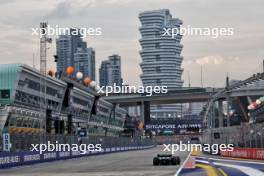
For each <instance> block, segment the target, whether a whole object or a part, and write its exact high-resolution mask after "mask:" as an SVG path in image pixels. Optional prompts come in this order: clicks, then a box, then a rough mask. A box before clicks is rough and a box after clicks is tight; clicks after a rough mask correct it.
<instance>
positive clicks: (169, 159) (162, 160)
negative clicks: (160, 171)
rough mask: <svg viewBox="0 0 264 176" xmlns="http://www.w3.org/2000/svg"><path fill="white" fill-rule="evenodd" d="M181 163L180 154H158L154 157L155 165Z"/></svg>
mask: <svg viewBox="0 0 264 176" xmlns="http://www.w3.org/2000/svg"><path fill="white" fill-rule="evenodd" d="M180 163H181V159H180V157H178V156H172V155H171V154H158V155H157V156H156V157H154V158H153V165H154V166H158V165H177V164H180Z"/></svg>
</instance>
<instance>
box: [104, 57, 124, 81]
mask: <svg viewBox="0 0 264 176" xmlns="http://www.w3.org/2000/svg"><path fill="white" fill-rule="evenodd" d="M99 77H100V78H99V82H100V86H113V85H114V83H115V84H116V85H117V86H121V85H122V82H123V80H122V76H121V57H120V56H119V55H117V54H114V55H112V56H109V57H108V60H104V61H102V63H101V67H100V69H99Z"/></svg>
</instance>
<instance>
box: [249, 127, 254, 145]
mask: <svg viewBox="0 0 264 176" xmlns="http://www.w3.org/2000/svg"><path fill="white" fill-rule="evenodd" d="M253 133H254V130H250V140H249V142H250V148H252V134H253Z"/></svg>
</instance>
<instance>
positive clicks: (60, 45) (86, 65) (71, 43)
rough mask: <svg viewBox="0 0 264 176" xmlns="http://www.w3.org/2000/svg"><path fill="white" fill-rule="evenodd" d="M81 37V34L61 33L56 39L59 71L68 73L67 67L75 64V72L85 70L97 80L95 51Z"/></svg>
mask: <svg viewBox="0 0 264 176" xmlns="http://www.w3.org/2000/svg"><path fill="white" fill-rule="evenodd" d="M81 37H82V36H81V34H78V35H60V36H59V37H58V38H57V39H56V55H57V72H58V73H59V74H66V68H67V67H68V66H73V67H75V72H78V71H80V72H83V74H84V75H85V76H89V77H91V79H93V80H95V52H94V50H93V49H92V48H87V43H86V42H84V41H83V40H82V38H81ZM77 62H80V63H77Z"/></svg>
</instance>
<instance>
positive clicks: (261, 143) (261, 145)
mask: <svg viewBox="0 0 264 176" xmlns="http://www.w3.org/2000/svg"><path fill="white" fill-rule="evenodd" d="M257 134H258V135H259V137H260V148H263V138H262V133H261V132H258V133H257Z"/></svg>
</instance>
